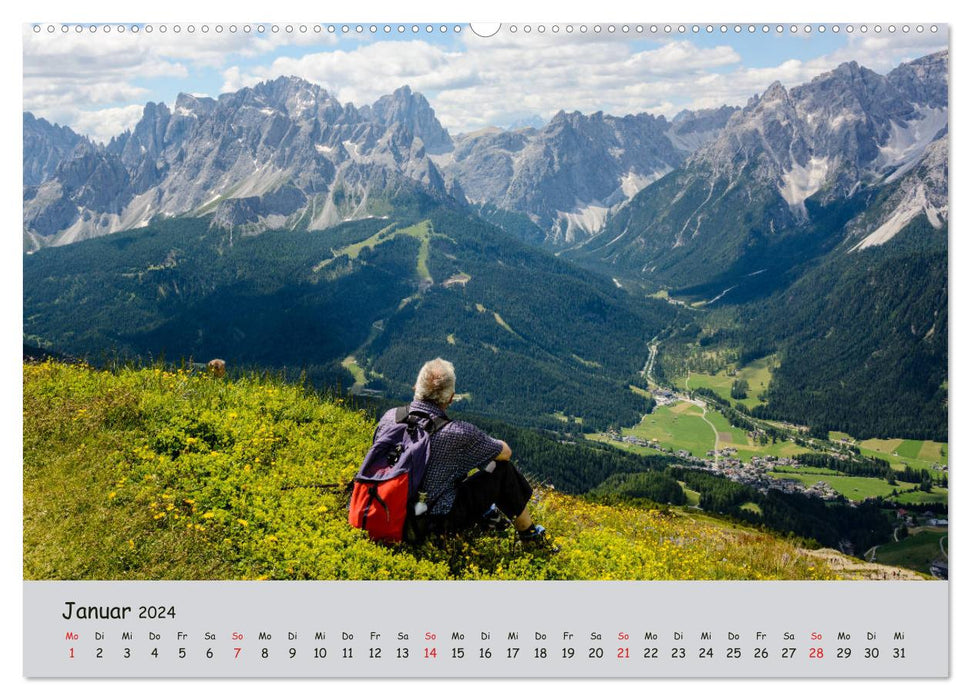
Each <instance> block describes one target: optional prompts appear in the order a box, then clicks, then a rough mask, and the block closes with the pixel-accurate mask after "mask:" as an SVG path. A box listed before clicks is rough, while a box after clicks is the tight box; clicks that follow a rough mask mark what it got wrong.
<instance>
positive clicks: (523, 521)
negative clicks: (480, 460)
mask: <svg viewBox="0 0 971 700" xmlns="http://www.w3.org/2000/svg"><path fill="white" fill-rule="evenodd" d="M458 491H459V494H460V497H461V499H462V502H463V505H464V506H465V507H466V508H467V509H468V510H469V512H470V513H478V514H482V513H485V512H486V511H487V510H489V508H490V507H492V504H493V503H494V504H495V505H496V507H497V508H498V509H499V510H501V511H502V512H503V513H504V514H505V515H506V517H507V518H509V519H510V520H512V521H513V525H514V526H515V527H516V529H517V530H522V529H525V528H527V527H529V526H530V524H531V522H532V521H531V520H530V518H529V513H528V512H526V506H527V505H528V504H529V499H530V497H531V496H532V495H533V487H532V486H530V485H529V482H528V481H526V477H524V476H523V475H522V473H521V472H520V471H519V470H518V469H516V467H515V466H514V465H513V464H512V462H506V461H503V462H492V463H490V464H489V465H488V466H487V467H486V468H484V469H480V470H479V471H477V472H476V473H475V474H473V475H472V476H470V477H468V478H467V479H465V480H464V481H463V482H462V483H461V484H459V486H458Z"/></svg>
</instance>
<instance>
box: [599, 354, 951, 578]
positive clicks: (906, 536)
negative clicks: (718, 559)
mask: <svg viewBox="0 0 971 700" xmlns="http://www.w3.org/2000/svg"><path fill="white" fill-rule="evenodd" d="M656 356H657V348H656V346H653V347H652V352H651V357H650V359H649V361H648V364H647V365H646V366H645V368H644V371H643V372H642V376H644V378H645V379H646V380H647V384H648V387H649V390H648V391H649V395H650V396H651V398H652V399H653V402H654V408H653V410H652V412H651V413H650V414H647V415H645V416H643V418H642V420H641V423H640V424H639V425H637V426H633V427H628V428H612V429H608V430H606V431H604V432H602V433H599V434H591V435H587V436H586V437H587V438H588V439H593V440H598V441H602V442H608V443H610V444H613V445H615V446H617V447H620V448H622V449H625V450H628V451H632V452H637V453H640V454H661V455H667V456H670V457H673V458H675V459H676V462H675V465H676V466H677V467H680V468H683V469H689V470H697V471H702V472H708V473H710V474H713V475H717V476H720V477H723V478H727V479H729V480H731V481H734V482H737V483H740V484H744V485H745V486H748V487H750V488H752V489H755V490H757V491H759V492H761V493H763V494H766V493H768V492H769V491H771V490H775V491H781V492H783V493H787V494H802V495H804V496H807V497H811V498H818V499H821V500H823V501H825V502H832V503H835V502H847V503H849V504H850V505H851V506H854V505H856V504H859V503H863V502H867V501H871V500H873V501H874V502H877V503H880V504H883V505H885V506H886V514H887V517H888V518H889V519H890V520H891V522H892V524H893V539H892V540H891V541H890V542H887V543H885V544H882V545H879V546H875V547H872V548H871V549H870V550H868V551H867V552H865V553H862V556H863V558H864V559H866V560H867V561H871V562H872V561H877V562H884V563H894V564H898V565H901V566H905V567H909V568H914V569H917V570H920V571H922V572H924V573H925V574H930V575H931V576H933V577H935V578H945V579H946V578H947V572H948V564H947V532H948V530H947V527H948V519H947V507H946V506H947V478H948V464H947V445H946V443H934V442H930V441H924V442H922V441H914V440H884V439H870V440H863V441H858V440H855V439H854V438H852V437H851V436H849V435H846V434H844V433H829V434H828V436H827V439H822V438H820V437H818V436H811V435H810V434H809V431H808V428H806V427H804V426H798V425H792V424H788V423H781V422H777V421H763V420H760V419H755V418H754V417H752V416H751V414H750V413H748V412H744V413H739V412H738V411H737V410H733V409H738V408H740V407H741V406H743V405H745V406H746V407H751V404H754V403H755V402H756V400H757V399H756V398H755V397H752V398H751V399H749V401H748V403H746V404H743V402H741V401H739V402H737V403H735V404H732V403H731V401H730V400H729V399H730V398H735V397H732V396H730V394H729V390H728V389H727V383H726V382H725V381H724V380H725V377H719V376H716V375H705V374H701V373H690V375H689V378H687V379H685V380H684V386H685V389H684V390H683V391H681V390H678V389H674V388H672V387H669V386H661V385H660V384H658V383H657V382H656V381H655V380H654V377H653V376H651V374H652V373H651V370H652V369H653V364H654V360H655V359H656ZM723 374H725V375H726V376H727V377H736V376H737V371H736V370H735V369H732V370H730V371H728V372H725V373H723ZM768 380H769V377H768V376H764V377H763V378H762V380H761V386H759V387H758V388H760V389H763V390H764V388H765V386H767V384H768ZM729 381H731V380H729ZM646 393H647V392H645V394H646ZM729 417H734V419H735V420H736V421H738V422H740V423H743V424H744V427H742V426H739V425H735V424H734V423H733V421H732V420H730V418H729ZM814 457H818V458H819V459H813V458H814ZM827 459H831V460H835V461H834V462H832V463H830V464H829V466H833V465H840V464H843V463H844V462H845V463H850V462H853V461H854V460H855V461H857V462H859V461H860V460H870V464H885V465H887V471H886V472H883V473H881V474H880V475H873V474H864V475H859V474H855V473H853V470H852V469H850V468H847V469H843V468H842V467H839V466H838V467H837V468H836V469H833V468H827V467H821V466H819V464H818V462H819V461H820V460H827ZM801 460H809V461H815V462H817V464H806V463H805V462H804V461H801ZM914 474H921V475H923V476H922V477H921V479H920V483H913V478H914V477H913V475H914ZM896 475H899V476H901V477H906V479H904V478H900V479H897V478H895V476H896ZM688 507H689V508H690V507H693V508H698V505H697V504H695V505H690V504H689V506H688ZM858 556H859V553H858Z"/></svg>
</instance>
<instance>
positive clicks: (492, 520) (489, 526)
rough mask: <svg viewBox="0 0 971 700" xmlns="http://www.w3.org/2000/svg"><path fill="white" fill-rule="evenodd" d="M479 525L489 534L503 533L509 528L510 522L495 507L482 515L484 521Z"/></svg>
mask: <svg viewBox="0 0 971 700" xmlns="http://www.w3.org/2000/svg"><path fill="white" fill-rule="evenodd" d="M479 524H480V525H481V526H482V529H483V530H485V531H487V532H502V531H503V530H505V529H506V528H507V527H509V520H508V519H507V518H506V516H505V515H503V514H502V511H501V510H499V509H498V508H496V507H495V505H493V506H492V507H491V508H490V509H489V510H487V511H486V512H485V513H483V514H482V521H481V522H480V523H479Z"/></svg>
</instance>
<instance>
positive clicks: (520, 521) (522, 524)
mask: <svg viewBox="0 0 971 700" xmlns="http://www.w3.org/2000/svg"><path fill="white" fill-rule="evenodd" d="M532 524H533V518H532V517H531V516H530V514H529V508H524V509H523V512H522V513H520V514H519V515H517V516H516V519H515V520H513V521H512V526H513V527H514V528H516V532H522V531H523V530H525V529H527V528H528V527H529V526H530V525H532Z"/></svg>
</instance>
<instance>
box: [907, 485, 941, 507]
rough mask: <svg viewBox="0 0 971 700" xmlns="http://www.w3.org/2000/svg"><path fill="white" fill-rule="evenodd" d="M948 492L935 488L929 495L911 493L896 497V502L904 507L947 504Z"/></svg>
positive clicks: (918, 492)
mask: <svg viewBox="0 0 971 700" xmlns="http://www.w3.org/2000/svg"><path fill="white" fill-rule="evenodd" d="M947 495H948V490H947V489H944V488H941V487H940V486H935V487H933V488H932V489H931V491H930V493H925V492H923V491H913V492H910V491H909V492H907V493H902V494H900V495H899V496H897V499H896V500H897V501H899V502H900V503H903V504H906V505H920V504H922V503H947Z"/></svg>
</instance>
